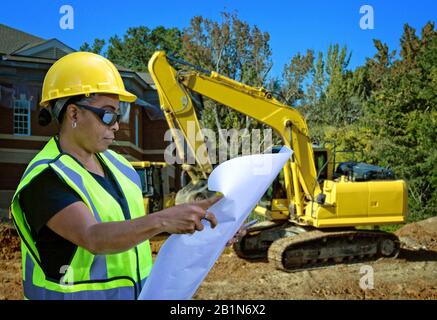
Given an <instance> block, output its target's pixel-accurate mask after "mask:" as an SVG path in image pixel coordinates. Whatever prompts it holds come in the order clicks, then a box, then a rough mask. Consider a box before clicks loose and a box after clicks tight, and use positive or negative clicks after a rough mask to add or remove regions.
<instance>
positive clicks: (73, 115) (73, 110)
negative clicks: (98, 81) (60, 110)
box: [65, 103, 79, 121]
mask: <svg viewBox="0 0 437 320" xmlns="http://www.w3.org/2000/svg"><path fill="white" fill-rule="evenodd" d="M66 108H67V110H65V116H66V118H68V119H70V120H71V121H77V118H78V114H79V108H78V107H77V106H76V105H75V104H72V103H70V104H69V105H67V106H66Z"/></svg>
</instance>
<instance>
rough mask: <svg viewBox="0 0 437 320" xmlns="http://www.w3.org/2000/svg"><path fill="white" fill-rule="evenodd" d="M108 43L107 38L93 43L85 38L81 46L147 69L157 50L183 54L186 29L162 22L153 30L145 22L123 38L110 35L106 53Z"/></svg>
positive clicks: (140, 69) (110, 58)
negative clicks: (183, 31) (183, 36)
mask: <svg viewBox="0 0 437 320" xmlns="http://www.w3.org/2000/svg"><path fill="white" fill-rule="evenodd" d="M104 46H105V41H104V40H101V39H95V40H94V44H93V46H92V47H91V46H90V45H89V44H88V43H86V42H85V43H84V44H83V45H82V46H81V48H80V50H82V51H91V52H94V53H98V54H103V55H106V57H107V58H108V59H109V60H111V61H112V62H114V63H116V64H118V65H121V66H123V67H126V68H129V69H132V70H134V71H147V63H148V62H149V59H150V57H151V56H152V54H153V53H154V52H155V51H156V50H164V51H166V52H168V53H170V54H173V55H174V56H176V57H180V51H181V48H182V32H181V31H180V30H179V29H177V28H169V29H167V28H164V27H162V26H159V27H156V28H154V29H152V30H150V29H149V28H147V27H145V26H140V27H132V28H129V29H128V30H127V31H126V34H125V35H124V36H123V38H120V37H119V36H118V35H114V36H112V37H111V38H109V41H108V47H107V51H106V52H105V53H103V52H102V51H103V47H104Z"/></svg>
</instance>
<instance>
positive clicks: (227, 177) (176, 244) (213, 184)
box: [138, 147, 292, 300]
mask: <svg viewBox="0 0 437 320" xmlns="http://www.w3.org/2000/svg"><path fill="white" fill-rule="evenodd" d="M291 155H292V150H290V149H289V148H287V147H282V149H281V151H280V152H279V153H270V154H256V155H249V156H242V157H238V158H234V159H231V160H229V161H226V162H223V163H222V164H220V165H219V166H217V167H216V168H215V169H214V170H213V172H212V173H211V174H210V176H209V179H208V189H209V190H212V191H219V192H221V193H223V195H224V197H223V198H222V199H221V200H220V201H218V202H217V203H215V204H214V205H213V206H211V207H210V208H209V209H208V211H210V212H212V213H214V215H215V216H216V218H217V221H218V224H217V226H216V227H215V228H214V229H212V228H211V227H210V225H209V222H208V221H206V220H202V222H203V224H204V226H205V228H204V229H203V230H202V231H200V232H199V231H197V232H195V233H193V234H183V235H179V234H174V235H171V236H170V237H169V238H168V240H167V241H166V242H165V243H164V245H163V246H162V247H161V249H160V251H159V254H158V256H157V258H156V261H155V264H154V266H153V268H152V271H151V272H150V275H149V277H148V279H147V281H146V283H145V285H144V288H143V290H142V291H141V293H140V295H139V298H138V299H140V300H149V299H150V300H155V299H159V300H186V299H191V298H192V296H193V295H194V293H195V292H196V290H197V288H198V287H199V286H200V284H201V283H202V281H203V279H205V277H206V276H207V274H208V272H209V271H210V269H211V268H212V267H213V265H214V263H215V262H216V260H217V259H218V257H219V256H220V255H221V253H222V252H223V250H224V248H225V245H226V242H227V241H228V240H229V239H231V238H232V237H233V236H234V234H235V233H236V232H237V231H238V230H239V228H240V227H241V225H242V224H243V222H244V220H245V219H246V218H247V217H248V215H249V214H250V212H251V211H252V210H253V208H255V206H256V204H257V203H258V201H259V200H260V199H261V197H262V195H263V194H264V193H265V192H266V190H267V188H268V187H269V186H270V185H271V184H272V182H273V180H274V179H275V178H276V176H277V175H278V173H279V172H280V171H281V169H282V167H283V166H284V165H285V164H286V162H287V160H288V159H289V158H290V157H291Z"/></svg>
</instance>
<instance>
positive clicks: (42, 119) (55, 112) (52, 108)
mask: <svg viewBox="0 0 437 320" xmlns="http://www.w3.org/2000/svg"><path fill="white" fill-rule="evenodd" d="M96 95H98V94H96V93H92V94H90V95H88V96H85V95H79V96H73V97H67V98H60V99H57V100H54V101H52V102H51V103H50V105H49V107H48V108H43V109H41V110H40V112H39V116H38V122H39V124H40V125H41V126H47V125H48V124H49V123H50V122H51V121H52V119H56V121H57V122H58V123H59V124H60V125H61V124H62V122H63V120H64V115H65V110H66V109H67V108H66V106H68V105H69V104H71V103H73V104H74V103H90V102H92V101H93V100H94V97H95V96H96Z"/></svg>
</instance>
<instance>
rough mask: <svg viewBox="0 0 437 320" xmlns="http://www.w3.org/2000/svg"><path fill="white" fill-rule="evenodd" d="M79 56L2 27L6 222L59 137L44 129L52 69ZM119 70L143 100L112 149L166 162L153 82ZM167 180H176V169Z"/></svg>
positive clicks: (0, 104)
mask: <svg viewBox="0 0 437 320" xmlns="http://www.w3.org/2000/svg"><path fill="white" fill-rule="evenodd" d="M74 51H75V50H74V49H72V48H70V47H69V46H67V45H65V44H64V43H62V42H60V41H59V40H57V39H49V40H46V39H42V38H39V37H37V36H34V35H31V34H28V33H25V32H22V31H20V30H17V29H13V28H10V27H8V26H5V25H2V24H0V209H1V212H0V216H1V215H3V216H4V214H5V211H6V208H7V207H8V206H9V203H10V199H11V196H12V194H13V192H14V190H15V188H16V187H17V185H18V182H19V179H20V177H21V175H22V173H23V171H24V169H25V168H26V166H27V164H28V162H29V161H30V160H31V159H32V158H33V157H34V156H35V154H36V153H37V152H38V151H39V150H40V149H41V148H42V147H43V146H44V144H45V143H46V142H47V141H48V140H49V139H50V137H51V136H52V135H54V134H55V133H56V132H57V126H56V124H55V123H54V122H52V123H51V124H50V125H49V126H47V127H41V126H39V124H38V114H39V110H40V108H39V105H38V104H39V101H40V100H41V88H42V83H43V80H44V76H45V74H46V72H47V70H48V69H49V68H50V66H51V65H52V64H53V63H54V62H55V61H56V60H57V59H59V58H61V57H62V56H64V55H66V54H68V53H71V52H74ZM117 69H118V70H119V72H120V74H121V76H122V78H123V82H124V84H125V87H126V89H127V90H128V91H130V92H132V93H134V94H135V95H136V96H137V97H138V99H137V101H136V102H135V103H132V104H131V107H130V111H129V115H128V117H129V123H128V124H126V123H120V130H119V132H118V133H117V134H116V141H115V142H114V145H113V146H112V147H111V148H112V149H114V150H116V151H117V152H120V153H121V154H123V155H125V156H126V157H127V158H128V159H129V160H131V161H139V160H143V161H145V160H149V161H164V158H163V153H164V149H165V146H166V143H165V142H164V133H165V131H166V130H167V128H168V127H167V123H166V122H165V120H164V117H163V115H162V113H161V110H160V109H159V99H158V95H157V92H156V90H155V89H154V86H153V81H152V80H151V78H150V76H149V74H147V73H137V72H134V71H132V70H129V69H126V68H124V67H122V66H117ZM165 174H168V175H169V176H170V177H174V168H172V167H170V168H168V170H166V171H165ZM170 187H171V186H170ZM1 213H2V214H1Z"/></svg>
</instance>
